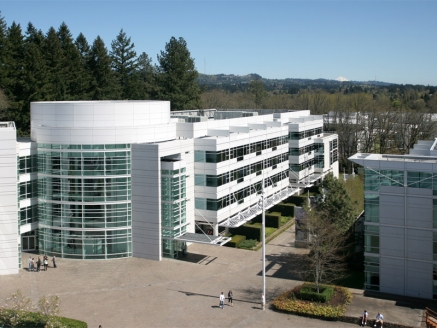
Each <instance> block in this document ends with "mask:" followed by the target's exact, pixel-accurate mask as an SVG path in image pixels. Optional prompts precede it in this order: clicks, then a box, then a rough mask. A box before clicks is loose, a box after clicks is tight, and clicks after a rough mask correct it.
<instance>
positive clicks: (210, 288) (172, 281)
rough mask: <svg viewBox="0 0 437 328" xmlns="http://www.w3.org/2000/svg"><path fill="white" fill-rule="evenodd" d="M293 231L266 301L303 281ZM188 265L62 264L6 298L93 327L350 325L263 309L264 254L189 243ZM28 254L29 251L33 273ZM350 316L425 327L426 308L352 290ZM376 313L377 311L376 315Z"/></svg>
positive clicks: (271, 258)
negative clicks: (57, 306) (55, 301)
mask: <svg viewBox="0 0 437 328" xmlns="http://www.w3.org/2000/svg"><path fill="white" fill-rule="evenodd" d="M293 229H294V227H292V228H290V229H288V230H286V231H285V232H284V233H282V234H281V235H280V236H279V237H277V238H276V239H275V240H273V241H272V242H271V243H270V244H269V245H268V246H267V251H266V258H267V266H266V267H267V269H266V276H267V278H266V284H267V302H271V301H272V299H274V298H275V297H276V296H277V295H279V294H280V293H282V292H284V291H286V290H288V289H291V288H293V287H295V286H296V285H298V284H300V283H301V281H300V280H298V279H299V277H300V275H301V274H302V273H301V272H299V256H296V254H301V253H304V252H306V250H302V249H296V248H294V247H293V242H294V230H293ZM188 251H189V255H188V256H187V257H186V258H184V259H183V260H167V259H166V260H164V261H162V262H156V261H149V260H143V259H137V258H128V259H118V260H108V261H78V260H67V259H58V261H57V264H58V268H57V269H54V268H52V267H51V266H50V267H49V269H48V271H47V272H44V271H42V272H39V273H35V272H28V271H27V269H22V270H20V273H19V274H18V275H11V276H0V286H1V288H0V298H1V299H4V298H5V297H8V296H10V295H11V294H12V293H13V292H15V291H16V290H17V289H20V290H21V291H22V292H23V294H24V295H26V296H27V297H30V298H31V299H32V301H33V302H34V304H36V303H37V301H38V299H39V298H40V297H42V296H44V295H51V294H56V295H58V296H60V298H61V300H62V303H61V315H63V316H66V317H71V318H76V319H79V320H83V321H86V322H87V323H88V324H89V327H96V328H97V327H98V326H99V324H100V325H102V327H103V328H109V327H146V326H150V327H206V326H210V327H284V326H287V327H352V326H356V325H353V324H349V323H344V322H329V321H322V320H316V319H308V318H304V317H299V316H294V315H288V314H283V313H277V312H275V311H272V310H271V309H267V310H266V311H261V310H260V304H259V303H260V298H261V286H262V278H261V270H262V266H261V264H262V262H261V250H259V251H257V252H253V251H246V250H240V249H231V248H227V247H217V246H205V245H191V246H190V247H189V249H188ZM28 257H29V254H26V253H23V267H25V268H27V260H28ZM230 289H231V290H232V291H233V294H234V299H235V305H234V307H230V306H225V309H224V310H222V309H220V308H219V306H218V305H219V294H220V292H222V291H223V292H224V293H225V295H226V294H227V292H228V291H229V290H230ZM353 292H354V294H355V295H354V296H355V297H354V300H353V301H352V303H351V304H350V305H349V306H348V310H347V312H348V313H347V314H349V315H351V316H357V317H358V316H359V315H360V313H361V312H362V311H363V307H365V308H366V309H367V310H368V311H369V313H370V316H371V317H374V315H376V312H375V311H378V310H380V311H381V312H382V313H383V314H384V316H385V318H386V320H387V321H390V322H397V321H398V322H399V321H400V320H402V322H399V323H402V324H403V325H406V323H407V322H408V325H411V326H412V327H419V326H420V319H421V314H422V310H421V309H420V308H415V307H414V306H413V307H411V304H409V305H408V307H403V306H401V305H400V304H397V303H396V302H394V301H388V300H381V299H374V298H368V297H365V296H363V295H362V291H359V290H354V291H353ZM374 312H375V313H374Z"/></svg>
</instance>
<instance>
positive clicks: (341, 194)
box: [319, 174, 356, 233]
mask: <svg viewBox="0 0 437 328" xmlns="http://www.w3.org/2000/svg"><path fill="white" fill-rule="evenodd" d="M322 185H323V188H324V189H325V192H326V197H325V201H324V202H322V203H321V204H320V208H319V211H320V213H322V214H325V217H324V219H325V220H329V221H331V223H333V224H334V225H335V226H336V227H337V229H338V230H339V231H340V232H341V233H346V232H347V231H348V230H349V228H350V227H351V226H352V225H353V223H354V222H355V219H356V218H355V216H354V209H353V206H352V200H351V198H350V197H349V195H348V193H347V191H346V188H345V184H344V183H343V182H341V181H340V180H338V179H336V178H334V176H333V175H332V174H328V175H327V176H326V177H325V178H324V179H323V184H322Z"/></svg>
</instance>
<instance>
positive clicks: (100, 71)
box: [88, 36, 120, 100]
mask: <svg viewBox="0 0 437 328" xmlns="http://www.w3.org/2000/svg"><path fill="white" fill-rule="evenodd" d="M111 62H112V61H111V57H110V56H109V54H108V49H106V47H105V43H104V42H103V40H102V39H101V38H100V36H97V38H96V40H95V41H94V43H93V45H92V47H91V51H90V56H89V60H88V67H89V70H90V72H91V75H92V80H91V85H90V95H91V99H93V100H114V99H120V98H119V91H118V87H117V83H116V79H115V75H114V72H113V71H112V69H111Z"/></svg>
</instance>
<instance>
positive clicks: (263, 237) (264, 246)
mask: <svg viewBox="0 0 437 328" xmlns="http://www.w3.org/2000/svg"><path fill="white" fill-rule="evenodd" d="M263 167H264V161H263ZM264 196H265V194H264V168H263V180H262V196H261V199H262V207H261V210H262V231H261V233H262V266H263V272H262V276H263V297H262V303H263V304H262V309H263V311H264V309H265V300H266V213H265V211H264V210H265V209H264V201H265V200H264Z"/></svg>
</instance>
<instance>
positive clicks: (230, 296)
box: [219, 290, 234, 310]
mask: <svg viewBox="0 0 437 328" xmlns="http://www.w3.org/2000/svg"><path fill="white" fill-rule="evenodd" d="M233 297H234V294H233V293H232V290H230V291H229V292H228V305H229V306H234V300H233ZM219 299H220V305H219V306H220V307H221V308H222V310H223V309H224V308H225V295H224V294H223V292H222V293H221V294H220V296H219Z"/></svg>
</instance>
